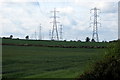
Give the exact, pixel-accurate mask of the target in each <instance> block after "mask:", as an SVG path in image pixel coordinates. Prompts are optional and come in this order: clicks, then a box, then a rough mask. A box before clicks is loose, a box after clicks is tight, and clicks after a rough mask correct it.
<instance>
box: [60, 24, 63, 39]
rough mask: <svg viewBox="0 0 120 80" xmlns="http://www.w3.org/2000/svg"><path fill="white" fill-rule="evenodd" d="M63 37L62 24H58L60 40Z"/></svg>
mask: <svg viewBox="0 0 120 80" xmlns="http://www.w3.org/2000/svg"><path fill="white" fill-rule="evenodd" d="M62 39H63V25H62V24H61V25H60V40H62Z"/></svg>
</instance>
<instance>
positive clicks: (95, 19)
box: [90, 7, 101, 42]
mask: <svg viewBox="0 0 120 80" xmlns="http://www.w3.org/2000/svg"><path fill="white" fill-rule="evenodd" d="M92 12H93V16H91V17H90V20H92V22H91V23H90V26H92V27H93V34H92V39H94V40H95V41H96V42H99V36H98V26H101V23H100V22H99V21H98V17H99V13H100V9H97V8H96V7H95V8H93V9H91V10H90V13H92Z"/></svg>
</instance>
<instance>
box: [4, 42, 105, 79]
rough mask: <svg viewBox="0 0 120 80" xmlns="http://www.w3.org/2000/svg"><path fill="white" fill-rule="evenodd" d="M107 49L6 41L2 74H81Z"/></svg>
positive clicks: (17, 76)
mask: <svg viewBox="0 0 120 80" xmlns="http://www.w3.org/2000/svg"><path fill="white" fill-rule="evenodd" d="M4 42H7V41H5V40H4ZM8 42H10V41H8ZM10 43H12V42H10ZM19 43H20V42H19ZM66 44H67V43H66ZM71 44H72V43H71ZM100 45H101V44H100ZM104 52H105V49H85V48H55V47H34V46H29V47H28V46H10V45H9V46H8V45H4V46H3V47H2V58H3V59H2V60H3V75H2V76H3V78H77V77H79V76H80V74H82V73H83V72H84V71H85V70H87V69H89V67H90V66H89V65H90V64H91V63H93V62H95V61H97V60H99V59H101V58H102V57H103V55H104Z"/></svg>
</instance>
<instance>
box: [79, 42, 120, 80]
mask: <svg viewBox="0 0 120 80" xmlns="http://www.w3.org/2000/svg"><path fill="white" fill-rule="evenodd" d="M78 80H120V41H118V42H116V43H112V46H110V48H109V49H108V51H107V52H106V53H105V57H104V59H102V60H101V61H99V62H96V63H95V64H93V67H92V69H91V70H90V71H87V72H85V73H84V74H82V75H81V76H80V78H79V79H78Z"/></svg>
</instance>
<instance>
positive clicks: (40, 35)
mask: <svg viewBox="0 0 120 80" xmlns="http://www.w3.org/2000/svg"><path fill="white" fill-rule="evenodd" d="M39 40H42V32H41V24H40V26H39Z"/></svg>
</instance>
